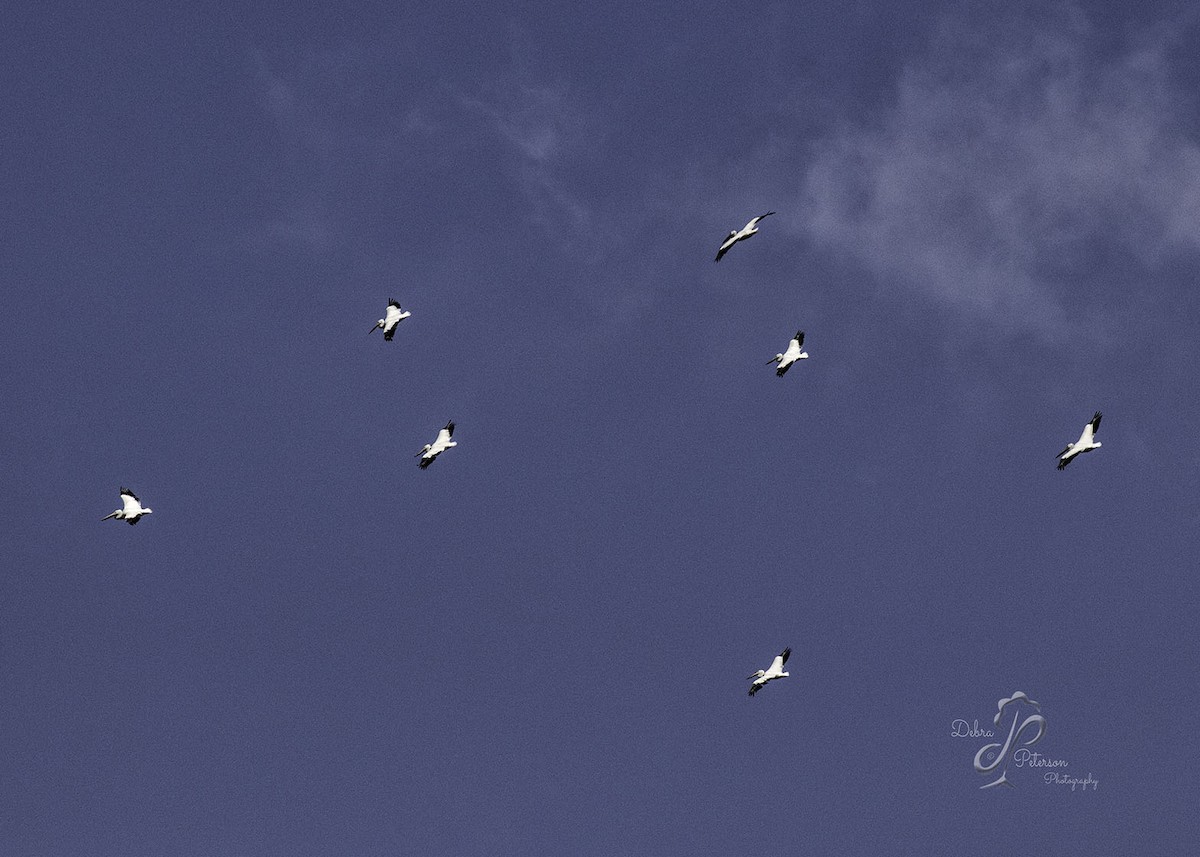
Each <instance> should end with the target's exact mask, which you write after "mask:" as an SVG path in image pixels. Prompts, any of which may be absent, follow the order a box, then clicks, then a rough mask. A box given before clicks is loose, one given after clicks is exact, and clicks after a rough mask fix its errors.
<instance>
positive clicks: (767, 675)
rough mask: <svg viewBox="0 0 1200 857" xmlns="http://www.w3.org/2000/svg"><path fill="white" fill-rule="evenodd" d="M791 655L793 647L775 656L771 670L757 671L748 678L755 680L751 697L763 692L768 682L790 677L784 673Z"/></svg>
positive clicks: (752, 684)
mask: <svg viewBox="0 0 1200 857" xmlns="http://www.w3.org/2000/svg"><path fill="white" fill-rule="evenodd" d="M791 653H792V648H791V646H788V647H787V648H786V649H784V650H783V651H782V652H780V653H779V654H778V655H776V656H775V660H773V661H771V666H770V668H769V669H765V670H755V671H754V672H753V673H751V674H750V675H748V676H746V678H752V679H754V681H753V683H751V685H750V695H751V696H754V694H756V693H758V692H759V691H760V690H762V687H763V685H765V684H766V683H767V682H769V681H774V680H775V679H777V678H787V677H788V673H786V672H784V670H783V665H784V664H786V663H787V659H788V656H789V655H791Z"/></svg>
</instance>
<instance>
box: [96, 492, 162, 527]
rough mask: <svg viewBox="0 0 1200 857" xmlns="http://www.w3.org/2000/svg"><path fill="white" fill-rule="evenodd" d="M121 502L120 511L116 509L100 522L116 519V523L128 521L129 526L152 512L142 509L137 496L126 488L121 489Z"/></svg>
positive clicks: (151, 510)
mask: <svg viewBox="0 0 1200 857" xmlns="http://www.w3.org/2000/svg"><path fill="white" fill-rule="evenodd" d="M121 502H123V503H124V504H125V507H124V508H122V509H117V511H115V512H113V513H112V514H111V515H107V516H105V517H103V518H101V519H100V520H101V521H107V520H108V519H109V518H116V519H117V520H118V521H128V522H129V523H130V524H136V523H137V522H138V521H140V520H141V519H142V515H149V514H151V513H152V512H153V511H154V510H153V509H146V508H142V501H141V500H139V499H138V498H137V495H136V494H134V493H133V492H132V491H130V490H129V489H128V488H122V489H121Z"/></svg>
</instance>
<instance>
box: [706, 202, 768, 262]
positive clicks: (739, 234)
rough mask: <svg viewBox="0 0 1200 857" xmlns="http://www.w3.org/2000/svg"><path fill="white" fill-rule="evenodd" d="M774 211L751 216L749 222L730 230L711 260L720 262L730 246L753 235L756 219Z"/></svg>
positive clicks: (760, 218) (756, 229)
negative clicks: (714, 257) (715, 255)
mask: <svg viewBox="0 0 1200 857" xmlns="http://www.w3.org/2000/svg"><path fill="white" fill-rule="evenodd" d="M774 213H775V212H773V211H768V212H767V213H766V214H760V215H759V216H758V217H755V218H753V219H752V220H751V221H750V222H749V223H747V224H746V225H745V226H743V227H742V228H741V229H734V230H730V232H729V235H727V236H726V238H725V240H724V241H722V242H721V247H720V249H719V250H717V258H716V259H714V260H713V261H714V262H720V261H721V257H722V256H724V255H725V254H726V253H728V252H729V248H730V247H732V246H733V245H734V244H736V243H738V242H739V241H745V240H746V239H747V238H749V237H750V236H751V235H754V234H755V233H757V232H758V221H760V220H762V219H763V218H764V217H770V216H771V215H772V214H774Z"/></svg>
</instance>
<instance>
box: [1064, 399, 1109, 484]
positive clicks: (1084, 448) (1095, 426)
mask: <svg viewBox="0 0 1200 857" xmlns="http://www.w3.org/2000/svg"><path fill="white" fill-rule="evenodd" d="M1102 416H1104V414H1102V413H1100V412H1099V411H1096V413H1095V415H1094V416H1093V417H1092V419H1091V420H1090V421H1089V422H1088V424H1087V425H1085V426H1084V427H1083V434H1081V435H1080V436H1079V440H1077V441H1075V443H1068V444H1067V448H1066V449H1064V450H1063V451H1062V452H1060V453H1059V454H1058V469H1059V470H1063V469H1065V468H1066V466H1067V465H1068V464H1070V463H1071V459H1072V458H1074V457H1075V456H1077V455H1080V454H1081V453H1084V452H1091V451H1092V450H1093V449H1099V448H1100V446H1101V445H1100V444H1098V443H1095V442H1093V439H1094V438H1095V437H1096V432H1097V431H1099V429H1100V418H1101V417H1102Z"/></svg>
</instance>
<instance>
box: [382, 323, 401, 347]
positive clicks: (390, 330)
mask: <svg viewBox="0 0 1200 857" xmlns="http://www.w3.org/2000/svg"><path fill="white" fill-rule="evenodd" d="M399 326H400V324H399V323H398V322H392V324H391V326H390V327H385V328H384V330H383V338H384V339H386V340H387V341H388V342H391V341H392V337H394V336H395V335H396V328H398V327H399Z"/></svg>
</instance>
